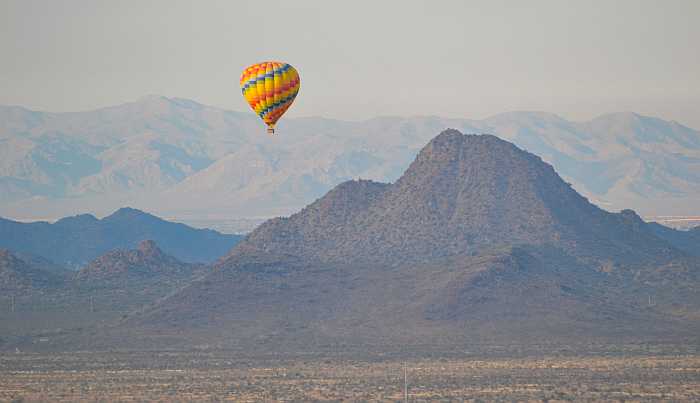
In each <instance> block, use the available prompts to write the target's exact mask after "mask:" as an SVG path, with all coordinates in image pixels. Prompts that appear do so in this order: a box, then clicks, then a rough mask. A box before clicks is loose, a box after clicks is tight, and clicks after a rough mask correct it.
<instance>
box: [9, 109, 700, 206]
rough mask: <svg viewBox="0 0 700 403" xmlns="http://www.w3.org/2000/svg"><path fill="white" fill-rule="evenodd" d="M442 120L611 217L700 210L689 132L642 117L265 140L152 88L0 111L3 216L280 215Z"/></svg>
mask: <svg viewBox="0 0 700 403" xmlns="http://www.w3.org/2000/svg"><path fill="white" fill-rule="evenodd" d="M450 127H451V128H455V129H458V130H460V131H462V132H464V133H492V134H495V135H497V136H499V137H501V138H503V139H506V140H508V141H511V142H513V143H515V144H516V145H518V146H519V147H521V148H523V149H525V150H527V151H530V152H532V153H535V154H537V155H540V156H541V157H542V158H543V160H544V161H546V162H548V163H550V164H552V165H553V166H554V167H555V169H556V170H557V172H559V173H560V175H561V176H562V177H563V178H564V179H565V180H566V181H568V182H571V183H572V184H573V186H574V188H575V189H576V190H577V191H579V192H580V193H581V194H583V195H584V196H586V197H588V198H589V199H591V200H592V201H594V202H595V203H596V204H598V205H600V206H602V207H603V208H605V209H608V210H610V211H617V210H620V209H623V208H632V209H634V210H636V211H638V212H640V213H641V214H643V215H698V214H699V213H700V212H699V211H698V205H700V133H698V131H696V130H693V129H691V128H688V127H685V126H683V125H681V124H679V123H676V122H668V121H664V120H661V119H657V118H653V117H646V116H640V115H637V114H634V113H617V114H610V115H605V116H601V117H599V118H596V119H593V120H591V121H588V122H571V121H567V120H565V119H562V118H560V117H558V116H556V115H552V114H547V113H540V112H511V113H504V114H501V115H497V116H494V117H491V118H488V119H484V120H469V119H445V118H439V117H413V118H399V117H384V118H376V119H370V120H366V121H360V122H345V121H338V120H332V119H323V118H299V119H284V120H283V121H282V122H280V125H279V130H278V132H279V136H277V137H268V136H267V135H266V134H265V133H264V127H263V125H262V124H261V123H260V122H259V119H257V117H256V116H254V115H253V114H252V113H238V112H232V111H225V110H221V109H218V108H214V107H210V106H206V105H202V104H199V103H196V102H194V101H191V100H185V99H178V98H165V97H160V96H149V97H145V98H143V99H140V100H138V101H136V102H133V103H128V104H123V105H117V106H113V107H108V108H102V109H98V110H94V111H88V112H76V113H47V112H37V111H31V110H27V109H25V108H21V107H12V106H3V107H0V215H2V216H5V217H14V218H23V219H39V218H51V219H53V218H57V217H61V216H65V215H72V214H76V213H78V212H92V213H93V214H98V215H104V214H107V213H108V212H109V211H112V210H114V209H116V208H118V207H120V206H123V205H131V206H135V207H138V208H142V209H145V210H148V211H153V212H156V213H157V214H159V215H162V216H165V217H177V218H179V219H185V218H190V219H224V218H226V219H228V218H241V217H271V216H277V215H286V214H289V213H291V212H293V211H296V210H298V209H299V208H301V207H303V206H304V205H306V204H308V203H310V202H312V201H313V200H315V199H316V198H318V197H320V196H321V195H323V194H324V193H326V192H327V191H328V190H330V189H331V188H332V187H333V186H335V185H337V184H339V183H341V182H344V181H346V180H350V179H357V178H363V179H371V180H375V181H380V182H393V181H395V180H396V179H397V178H399V177H400V176H401V174H402V173H403V171H404V170H405V169H406V168H407V167H408V165H409V163H410V162H411V161H412V160H413V158H414V157H415V156H416V154H417V152H418V150H419V149H420V148H421V147H422V146H423V145H424V144H425V143H426V142H427V141H428V140H429V139H430V138H431V137H432V136H434V135H435V133H436V132H439V131H441V130H444V129H445V128H450Z"/></svg>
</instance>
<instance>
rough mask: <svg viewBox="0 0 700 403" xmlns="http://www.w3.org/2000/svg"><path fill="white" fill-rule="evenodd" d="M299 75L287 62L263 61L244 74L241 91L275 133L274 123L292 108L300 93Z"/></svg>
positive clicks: (244, 71)
mask: <svg viewBox="0 0 700 403" xmlns="http://www.w3.org/2000/svg"><path fill="white" fill-rule="evenodd" d="M300 84H301V82H300V81H299V73H297V71H296V70H295V69H294V67H292V66H291V65H290V64H288V63H282V62H262V63H258V64H254V65H252V66H250V67H248V68H246V69H245V70H243V74H241V90H242V91H243V96H244V97H245V99H246V101H248V104H250V107H251V108H253V110H254V111H255V113H257V114H258V116H260V118H262V120H263V121H264V122H265V124H266V125H267V132H268V133H270V134H274V133H275V123H277V121H278V120H279V118H280V117H282V115H284V112H286V111H287V109H289V107H290V106H291V105H292V102H294V98H296V96H297V94H298V93H299V86H300Z"/></svg>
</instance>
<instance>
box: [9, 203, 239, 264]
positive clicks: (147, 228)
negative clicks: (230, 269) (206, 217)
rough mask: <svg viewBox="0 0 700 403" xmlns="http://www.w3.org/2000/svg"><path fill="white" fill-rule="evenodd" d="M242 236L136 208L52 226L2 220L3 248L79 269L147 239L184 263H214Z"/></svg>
mask: <svg viewBox="0 0 700 403" xmlns="http://www.w3.org/2000/svg"><path fill="white" fill-rule="evenodd" d="M240 238H241V236H239V235H227V234H221V233H219V232H216V231H213V230H208V229H195V228H191V227H188V226H187V225H184V224H179V223H173V222H169V221H166V220H163V219H160V218H158V217H156V216H154V215H151V214H148V213H144V212H143V211H140V210H136V209H132V208H121V209H119V210H117V211H115V212H114V213H113V214H111V215H109V216H107V217H105V218H103V219H97V218H95V217H94V216H92V215H90V214H82V215H78V216H74V217H66V218H63V219H61V220H58V221H57V222H55V223H53V224H50V223H47V222H32V223H20V222H16V221H12V220H6V219H3V218H0V247H4V248H8V249H10V250H13V251H17V252H22V253H28V254H31V255H37V256H41V257H43V258H45V259H48V260H50V261H53V262H56V263H58V264H61V265H64V266H67V267H70V268H79V267H81V266H83V265H85V264H87V263H88V262H89V261H90V260H92V259H95V258H96V257H98V256H100V255H102V254H104V253H106V252H108V251H110V250H112V249H117V248H132V247H135V246H136V245H137V244H138V243H139V242H141V241H143V240H146V239H153V240H155V241H156V242H158V244H159V245H162V247H163V248H164V250H165V251H166V252H167V253H169V254H171V255H173V256H174V257H177V258H178V259H181V260H183V261H187V262H211V261H214V260H216V259H217V258H218V257H220V256H221V255H223V254H224V253H226V251H228V250H229V249H230V248H231V247H232V246H233V245H235V244H236V242H238V240H239V239H240Z"/></svg>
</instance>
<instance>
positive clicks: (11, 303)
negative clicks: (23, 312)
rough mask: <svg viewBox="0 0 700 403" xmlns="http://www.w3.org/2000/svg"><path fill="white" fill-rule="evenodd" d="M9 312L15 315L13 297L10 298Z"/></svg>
mask: <svg viewBox="0 0 700 403" xmlns="http://www.w3.org/2000/svg"><path fill="white" fill-rule="evenodd" d="M10 312H12V313H15V296H14V295H13V296H12V297H10Z"/></svg>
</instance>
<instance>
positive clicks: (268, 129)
mask: <svg viewBox="0 0 700 403" xmlns="http://www.w3.org/2000/svg"><path fill="white" fill-rule="evenodd" d="M267 134H270V135H273V136H274V134H275V129H273V128H271V127H268V128H267Z"/></svg>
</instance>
